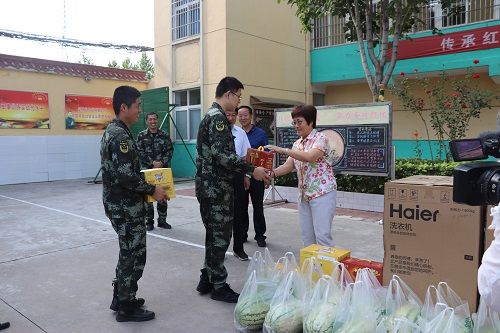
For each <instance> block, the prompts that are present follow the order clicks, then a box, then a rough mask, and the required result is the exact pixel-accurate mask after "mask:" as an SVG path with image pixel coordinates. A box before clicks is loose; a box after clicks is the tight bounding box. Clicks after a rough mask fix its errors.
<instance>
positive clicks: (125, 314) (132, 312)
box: [116, 306, 155, 322]
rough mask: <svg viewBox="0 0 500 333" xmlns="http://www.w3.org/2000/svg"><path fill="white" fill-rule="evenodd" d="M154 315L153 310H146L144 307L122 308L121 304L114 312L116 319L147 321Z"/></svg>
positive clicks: (120, 320) (121, 320)
mask: <svg viewBox="0 0 500 333" xmlns="http://www.w3.org/2000/svg"><path fill="white" fill-rule="evenodd" d="M154 317H155V313H154V312H153V311H148V310H144V309H137V308H132V309H124V308H123V307H122V306H121V307H120V309H119V310H118V312H116V321H119V322H123V321H148V320H151V319H153V318H154Z"/></svg>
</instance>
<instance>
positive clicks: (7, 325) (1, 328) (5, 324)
mask: <svg viewBox="0 0 500 333" xmlns="http://www.w3.org/2000/svg"><path fill="white" fill-rule="evenodd" d="M9 326H10V323H9V322H8V321H6V322H4V323H0V330H4V329H6V328H7V327H9Z"/></svg>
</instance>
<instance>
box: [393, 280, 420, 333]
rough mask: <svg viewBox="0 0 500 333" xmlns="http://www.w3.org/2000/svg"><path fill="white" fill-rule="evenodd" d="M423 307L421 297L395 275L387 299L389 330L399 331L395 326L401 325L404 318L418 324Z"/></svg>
mask: <svg viewBox="0 0 500 333" xmlns="http://www.w3.org/2000/svg"><path fill="white" fill-rule="evenodd" d="M422 308H423V303H422V301H421V300H420V298H419V297H418V296H417V295H416V294H415V293H414V292H413V291H412V290H411V289H410V287H409V286H408V285H407V284H406V283H405V282H404V281H403V280H402V279H401V278H400V277H399V276H397V275H393V276H392V279H391V281H390V282H389V287H388V289H387V293H386V299H385V309H386V314H387V321H386V322H385V325H386V327H387V329H388V330H387V331H388V332H393V331H394V332H397V331H396V330H395V326H396V324H399V325H400V326H401V325H402V324H401V320H402V319H407V321H409V322H411V323H415V324H417V323H418V316H419V315H420V311H421V310H422ZM396 320H397V321H396ZM407 326H408V325H407Z"/></svg>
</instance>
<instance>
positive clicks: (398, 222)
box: [383, 176, 485, 312]
mask: <svg viewBox="0 0 500 333" xmlns="http://www.w3.org/2000/svg"><path fill="white" fill-rule="evenodd" d="M484 221H485V208H484V207H477V206H468V205H462V204H457V203H454V202H453V178H452V177H443V176H413V177H409V178H405V179H400V180H397V181H392V182H388V183H386V184H385V197H384V269H383V281H384V285H388V283H389V281H390V280H391V278H392V276H393V275H394V274H396V275H399V276H400V277H401V278H402V279H403V280H404V281H405V282H406V283H407V284H408V285H409V286H410V288H411V289H412V290H413V291H414V292H415V293H416V294H417V295H418V296H419V297H420V298H421V300H422V301H423V300H424V299H425V294H426V290H427V288H428V286H429V285H435V286H437V284H438V283H439V282H441V281H443V282H447V283H448V284H449V285H450V287H451V288H452V289H453V290H454V291H455V292H457V293H458V295H459V296H460V297H461V298H462V299H464V300H466V301H468V302H469V307H470V310H471V311H472V312H475V310H476V308H477V303H478V291H477V270H478V267H479V262H480V257H481V254H482V248H483V241H484V240H483V232H484V230H483V226H484Z"/></svg>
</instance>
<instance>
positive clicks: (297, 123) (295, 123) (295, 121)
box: [292, 120, 304, 126]
mask: <svg viewBox="0 0 500 333" xmlns="http://www.w3.org/2000/svg"><path fill="white" fill-rule="evenodd" d="M303 122H304V121H303V120H294V121H292V126H295V125H299V126H301V125H302V123H303Z"/></svg>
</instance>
